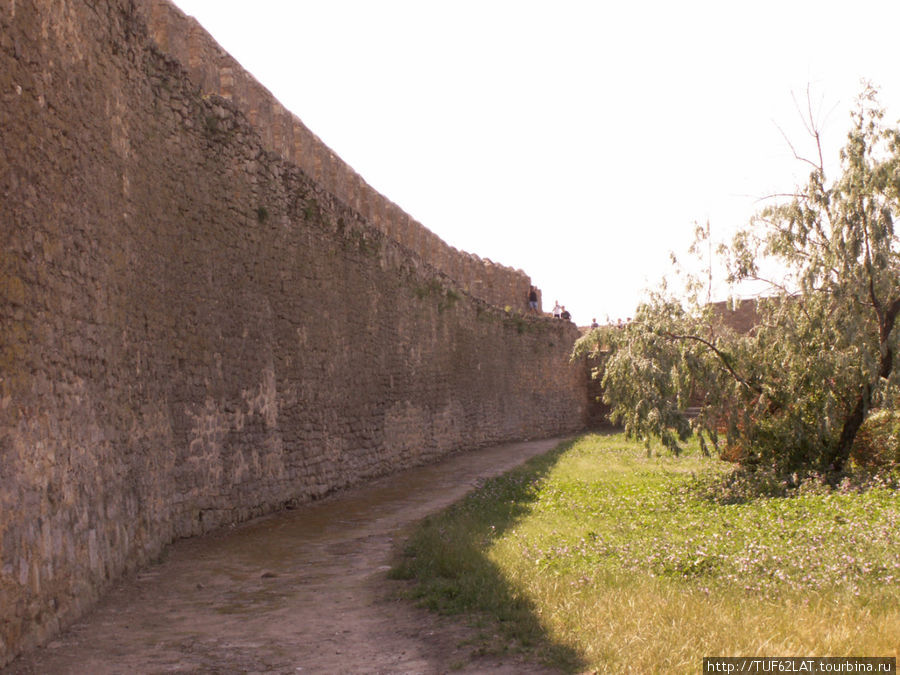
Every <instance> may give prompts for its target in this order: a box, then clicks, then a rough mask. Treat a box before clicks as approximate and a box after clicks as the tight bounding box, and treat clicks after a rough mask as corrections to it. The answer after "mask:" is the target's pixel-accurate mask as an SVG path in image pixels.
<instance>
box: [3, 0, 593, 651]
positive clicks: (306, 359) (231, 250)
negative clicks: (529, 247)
mask: <svg viewBox="0 0 900 675" xmlns="http://www.w3.org/2000/svg"><path fill="white" fill-rule="evenodd" d="M179 40H180V41H181V43H180V45H179V44H176V43H178V41H179ZM213 53H215V55H216V58H215V59H213V58H212V56H210V55H211V54H213ZM229 59H230V57H228V56H227V54H224V52H221V50H218V47H217V46H216V45H215V43H214V42H213V41H212V40H211V38H209V36H208V35H206V34H205V33H204V32H203V31H202V29H201V28H200V27H199V26H198V25H197V24H196V22H193V21H192V20H189V19H187V18H186V17H184V16H183V15H181V14H180V12H178V11H177V10H176V9H175V8H174V7H172V6H171V5H169V4H168V3H166V2H161V1H159V0H0V666H2V665H3V664H5V663H8V662H9V661H10V660H11V659H12V658H13V657H14V656H15V655H16V654H17V653H20V652H21V651H23V650H26V649H29V648H32V647H34V646H36V645H39V644H41V643H43V642H46V640H47V639H49V638H50V637H51V636H52V635H54V634H55V633H57V632H58V631H59V630H61V629H62V628H64V627H65V626H66V625H68V624H70V623H71V622H72V621H74V620H75V619H76V618H77V617H78V616H80V615H81V614H83V613H84V612H85V611H86V610H87V609H89V608H90V607H91V606H92V604H93V603H94V602H95V601H96V600H97V598H98V597H99V596H100V595H101V594H102V593H103V592H104V591H105V590H106V589H107V588H109V586H110V585H111V584H112V583H113V582H114V581H115V580H116V579H117V578H119V577H121V576H122V575H124V574H128V573H130V572H132V571H133V570H135V569H137V568H138V567H140V566H142V565H145V564H147V563H148V562H150V561H152V560H153V559H154V558H155V557H157V556H159V555H160V554H161V552H162V550H163V549H164V547H165V546H166V545H167V544H168V543H170V542H172V541H173V540H174V539H176V538H179V537H186V536H192V535H197V534H201V533H204V532H208V531H211V530H213V529H215V528H217V527H221V526H223V525H226V524H229V523H233V522H237V521H242V520H246V519H249V518H252V517H255V516H257V515H261V514H263V513H267V512H271V511H274V510H277V509H279V508H283V507H285V506H288V505H294V504H298V503H302V502H304V501H308V500H311V499H315V498H317V497H321V496H323V495H326V494H328V493H329V492H332V491H334V490H338V489H341V488H344V487H346V486H349V485H352V484H354V483H359V482H361V481H365V480H366V479H368V478H371V477H374V476H379V475H384V474H387V473H390V472H394V471H397V470H400V469H402V468H405V467H409V466H412V465H414V464H418V463H423V462H427V461H431V460H434V459H436V458H438V457H439V456H441V455H443V454H446V453H448V452H453V451H464V450H467V449H472V448H475V447H479V446H483V445H486V444H491V443H499V442H505V441H512V440H518V439H523V438H535V437H547V436H551V435H557V434H564V433H569V432H573V431H576V430H579V429H580V428H581V427H582V425H583V423H584V416H585V409H586V399H587V396H586V384H585V377H584V367H583V365H577V364H576V365H572V364H570V363H569V360H568V357H569V352H570V349H571V346H572V344H573V342H574V340H575V339H576V338H577V337H578V332H577V329H576V328H575V327H574V326H572V325H571V324H568V323H566V322H561V321H553V320H550V319H544V318H540V317H527V316H521V315H520V314H518V313H517V311H516V310H517V309H518V308H520V307H522V306H524V303H525V300H526V294H527V290H528V285H529V283H530V280H529V279H528V277H527V276H525V275H524V273H522V272H518V271H514V270H510V269H509V268H504V267H502V266H499V265H494V264H493V263H490V262H489V261H482V260H480V259H478V258H476V257H475V256H470V255H468V254H464V253H461V252H458V251H455V250H453V249H450V248H449V247H447V246H446V245H445V244H443V242H441V241H440V240H439V239H438V238H437V237H435V236H434V235H433V234H432V233H430V232H428V231H427V230H426V229H425V228H424V227H422V226H421V225H419V224H418V223H415V222H413V221H411V219H410V218H409V217H408V216H406V215H405V214H403V212H402V211H400V209H398V208H397V207H396V206H394V205H392V204H391V203H390V202H388V201H387V200H386V199H385V198H384V197H382V196H381V195H378V194H377V193H374V191H372V190H371V189H370V188H368V186H366V185H365V182H364V181H363V180H362V179H361V178H359V177H358V176H355V174H353V173H352V170H350V169H349V168H348V167H346V165H344V164H343V163H342V162H341V161H340V160H339V159H338V158H336V157H334V156H333V153H331V152H330V151H329V150H328V149H327V148H325V146H323V145H322V144H321V142H319V141H318V140H317V139H316V138H315V137H314V136H313V135H312V134H311V133H309V132H308V131H305V127H303V126H302V124H301V123H300V122H299V120H297V119H296V118H294V117H292V116H290V115H289V114H288V113H286V112H284V111H283V109H281V108H280V106H279V105H278V104H277V102H276V101H274V99H271V97H270V96H268V94H267V92H265V90H262V89H261V87H259V85H258V84H255V83H253V82H250V80H249V76H248V75H246V73H244V72H243V71H242V70H241V69H240V67H239V66H237V64H235V63H233V62H232V61H230V60H229ZM201 64H202V67H201ZM214 78H215V79H216V81H215V82H214V83H213V84H212V85H211V84H210V80H212V79H214ZM251 90H252V91H251ZM242 92H243V93H242ZM267 97H268V98H267ZM361 114H365V113H364V111H361Z"/></svg>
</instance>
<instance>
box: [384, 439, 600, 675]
mask: <svg viewBox="0 0 900 675" xmlns="http://www.w3.org/2000/svg"><path fill="white" fill-rule="evenodd" d="M574 443H575V441H574V440H573V441H567V442H564V443H561V444H560V445H558V446H557V447H556V448H554V449H553V450H551V451H550V452H548V453H546V454H545V455H541V456H539V457H535V458H533V459H531V460H529V461H528V462H527V463H526V464H524V465H523V466H522V467H519V468H517V469H514V470H513V471H511V472H509V473H507V474H504V475H503V476H500V477H498V478H493V479H490V480H487V481H485V482H484V484H483V485H481V486H480V487H479V488H478V489H477V490H475V491H474V492H473V493H471V494H470V495H468V496H467V497H465V498H464V499H463V500H462V501H460V502H457V503H456V504H454V505H453V506H451V507H449V508H448V509H446V510H445V511H443V512H442V513H440V514H438V515H436V516H431V517H429V518H426V519H425V520H423V521H422V522H421V523H419V524H418V525H417V526H416V528H415V529H414V530H413V531H412V533H411V534H410V536H409V539H408V540H407V542H406V546H405V548H404V550H403V552H402V555H401V556H400V558H399V560H398V561H397V563H396V565H395V566H394V567H393V569H392V570H391V574H390V576H391V577H392V578H394V579H405V580H410V581H412V582H413V590H412V591H411V596H412V597H413V598H414V599H415V600H416V601H417V602H418V604H420V605H422V606H424V607H427V608H428V609H430V610H432V611H435V612H438V613H440V614H448V615H465V616H467V617H469V618H470V619H473V620H474V622H476V624H478V625H480V626H481V627H482V628H483V629H484V630H485V631H487V633H486V636H485V639H484V643H483V644H479V645H477V646H476V647H477V651H480V652H482V653H485V654H487V653H503V652H508V651H518V652H523V653H524V654H525V655H527V656H529V657H533V658H535V659H536V660H539V661H541V662H543V663H545V664H547V665H550V666H554V667H556V668H559V669H561V670H563V671H567V672H578V671H581V670H583V669H584V668H585V667H586V663H585V662H584V660H583V659H582V657H581V655H580V654H579V653H578V652H577V651H576V650H574V649H573V648H571V647H569V646H567V645H564V644H560V643H558V642H554V641H553V639H552V638H551V637H550V636H549V635H548V634H547V632H546V629H545V627H544V626H543V625H542V624H541V621H540V620H539V618H538V614H537V608H536V607H535V605H534V603H533V602H532V601H531V600H530V599H529V598H528V597H526V595H525V594H524V593H523V592H522V591H521V590H520V589H518V588H515V587H514V586H513V585H512V584H510V582H509V580H508V579H507V578H506V577H505V576H504V574H503V572H502V570H501V568H500V567H498V566H497V565H496V564H495V563H494V562H493V561H492V560H490V559H489V557H488V553H489V551H490V548H491V545H492V543H493V542H494V541H496V540H497V539H499V538H500V537H502V536H503V534H504V533H506V532H507V531H509V530H511V529H512V528H514V527H515V526H516V524H517V523H518V522H520V521H521V519H523V518H525V517H527V516H528V515H529V514H530V513H531V511H532V507H533V505H534V502H535V500H536V499H537V498H538V494H539V487H540V484H541V482H542V481H543V479H544V478H545V477H546V476H547V475H548V474H549V473H550V471H551V470H552V469H553V467H554V466H555V465H556V463H557V462H558V461H559V459H560V457H561V456H562V455H563V454H564V453H565V452H566V451H567V450H569V449H570V448H571V447H572V445H573V444H574ZM496 635H499V636H500V637H501V638H503V639H502V640H501V641H500V645H501V646H499V647H498V646H497V645H498V641H497V639H496V637H495V636H496Z"/></svg>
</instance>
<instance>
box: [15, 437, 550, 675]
mask: <svg viewBox="0 0 900 675" xmlns="http://www.w3.org/2000/svg"><path fill="white" fill-rule="evenodd" d="M557 442H558V440H544V441H532V442H525V443H515V444H509V445H503V446H497V447H492V448H488V449H485V450H481V451H477V452H471V453H465V454H459V455H455V456H453V457H450V458H449V459H446V460H444V461H442V462H441V463H439V464H435V465H431V466H426V467H420V468H417V469H413V470H411V471H407V472H404V473H402V474H400V475H397V476H392V477H389V478H385V479H380V480H378V481H377V482H375V483H371V484H369V485H367V486H364V487H360V488H357V489H354V490H351V491H348V492H345V493H342V494H340V495H338V496H335V497H333V498H330V499H327V500H324V501H322V502H319V503H315V504H311V505H309V506H304V507H302V508H300V509H297V510H295V511H289V512H285V513H280V514H276V515H274V516H269V517H266V518H262V519H259V520H256V521H253V522H250V523H247V524H244V525H241V526H238V527H235V528H233V529H231V530H228V531H223V532H219V533H215V534H212V535H209V536H206V537H201V538H197V539H191V540H185V541H181V542H178V543H176V544H174V545H173V546H172V547H170V548H169V550H168V553H167V555H166V557H165V560H164V561H163V562H162V563H160V564H158V565H154V566H152V567H150V568H148V569H146V570H144V571H143V572H141V573H139V574H137V575H136V577H134V578H132V579H129V580H126V581H124V582H122V583H120V584H119V585H118V586H117V587H116V588H115V589H113V591H112V592H111V593H110V594H109V595H108V596H107V597H106V598H105V599H104V600H103V601H102V602H101V604H100V605H99V606H98V607H97V608H96V609H95V610H94V611H93V612H92V613H91V614H89V615H88V616H86V617H85V618H84V619H83V620H82V621H79V622H78V623H77V624H75V625H74V626H72V627H71V628H70V629H69V630H68V631H67V632H65V633H64V634H62V635H61V636H59V637H57V638H56V639H55V640H53V641H52V642H50V644H49V645H47V646H46V647H45V648H43V649H40V650H38V651H36V652H34V653H32V654H30V655H28V656H27V658H24V659H20V660H18V661H15V662H13V663H12V664H11V665H9V666H7V668H6V669H4V670H3V671H2V672H3V674H4V675H8V674H11V673H16V674H19V673H21V674H28V675H32V674H35V675H36V674H40V675H56V674H60V675H62V674H67V673H72V674H78V675H82V674H84V673H90V674H91V675H102V674H106V673H127V674H129V675H143V674H144V673H163V672H166V673H171V672H190V673H223V674H224V673H229V674H230V673H292V674H295V673H329V674H331V673H423V674H424V673H445V672H464V673H466V672H467V673H475V672H478V673H481V672H491V673H516V674H519V673H542V672H546V671H544V670H542V669H541V668H539V667H537V666H535V665H532V664H527V663H523V662H521V661H516V660H515V658H514V657H510V660H506V661H504V660H502V659H500V658H499V657H483V656H478V655H477V654H476V653H473V649H474V648H473V647H472V646H471V645H468V646H467V645H466V644H465V642H466V640H467V639H468V638H471V637H472V636H473V635H474V633H473V632H472V629H469V628H466V627H465V626H463V625H461V624H460V623H458V622H453V621H449V620H446V619H442V618H440V617H436V616H434V615H432V614H429V613H427V612H425V611H423V610H418V609H416V608H414V607H412V606H410V605H409V604H408V603H406V602H401V601H397V600H396V599H394V598H393V594H394V591H395V590H396V584H398V583H399V582H391V581H389V580H388V579H387V574H386V573H387V569H388V565H389V562H390V559H391V553H392V550H393V546H394V538H395V537H397V536H398V535H399V534H400V532H401V530H402V528H403V527H405V526H407V525H409V524H410V523H412V522H414V521H416V520H419V519H421V518H423V517H424V516H426V515H428V514H429V513H433V512H435V511H437V510H439V509H441V508H443V507H445V506H447V505H449V504H451V503H452V502H454V501H456V500H458V499H459V498H460V497H462V496H463V495H464V494H465V493H466V492H468V491H469V490H471V489H472V488H473V486H474V485H476V484H477V483H478V481H480V480H482V479H484V478H486V477H489V476H493V475H497V474H500V473H502V472H504V471H507V470H508V469H510V468H512V467H514V466H516V465H518V464H520V463H522V462H524V461H525V460H526V459H528V458H529V457H531V456H534V455H537V454H541V453H543V452H546V451H547V450H549V449H551V448H552V447H554V446H555V445H556V443H557Z"/></svg>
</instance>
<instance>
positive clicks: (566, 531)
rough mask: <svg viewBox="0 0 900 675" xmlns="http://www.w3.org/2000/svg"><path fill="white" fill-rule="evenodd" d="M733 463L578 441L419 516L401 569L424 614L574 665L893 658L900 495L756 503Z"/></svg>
mask: <svg viewBox="0 0 900 675" xmlns="http://www.w3.org/2000/svg"><path fill="white" fill-rule="evenodd" d="M732 468H733V467H732V466H731V465H726V464H723V463H721V462H718V461H716V460H711V459H705V458H702V457H699V456H698V455H697V453H690V452H689V453H688V454H687V455H686V456H682V457H680V458H673V457H668V456H661V457H648V456H647V454H646V452H645V450H644V448H643V446H640V445H638V444H635V443H631V442H628V441H626V440H625V439H624V438H623V437H622V436H621V435H608V436H598V435H592V436H585V437H583V438H581V439H578V440H577V441H574V442H571V443H568V444H564V445H563V446H561V447H559V448H557V449H556V450H554V451H553V452H551V453H549V454H548V455H546V456H544V457H540V458H536V459H535V460H533V461H531V462H530V463H529V464H527V465H525V466H524V467H523V468H521V469H519V470H517V471H514V472H512V473H509V474H507V475H505V476H503V477H500V478H498V479H494V480H491V481H489V482H487V483H486V484H485V485H484V486H483V487H481V488H480V489H479V490H477V491H476V492H474V493H472V494H471V495H470V496H469V497H467V498H466V499H465V500H463V501H462V502H460V503H458V504H456V505H454V506H453V507H451V508H450V509H448V510H447V511H445V512H444V513H442V514H440V515H438V516H435V517H432V518H429V519H427V520H426V521H424V522H423V523H421V524H420V525H419V527H418V528H417V529H416V530H415V531H414V532H413V533H412V534H411V536H410V538H409V539H408V541H407V544H406V548H405V550H404V551H403V554H402V555H401V556H400V558H399V560H398V563H397V565H396V566H395V568H394V570H393V572H392V575H393V576H394V578H402V579H410V580H413V582H414V583H413V590H412V591H411V594H412V596H413V597H414V598H416V600H417V601H418V602H419V603H421V604H422V605H424V606H427V607H429V608H431V609H433V610H435V611H438V612H442V613H450V614H466V615H468V616H470V617H477V620H478V621H480V622H481V624H482V625H483V627H484V630H485V635H486V637H485V645H487V644H488V643H489V642H491V641H494V642H495V641H496V640H493V639H488V637H487V636H488V635H490V636H494V635H501V636H503V638H504V640H503V641H502V642H501V644H503V645H504V648H505V649H516V650H526V651H528V652H529V653H530V654H531V655H532V656H533V657H534V658H536V659H540V660H543V661H545V662H547V663H551V664H554V665H557V666H558V667H560V668H562V669H563V670H568V671H573V672H574V671H583V670H589V671H591V670H593V671H599V672H629V671H631V672H641V673H644V672H666V673H669V672H690V673H696V672H699V670H700V667H701V662H702V659H703V657H704V656H786V655H789V656H849V655H854V656H898V655H900V654H898V652H900V496H898V492H897V490H896V488H895V487H891V486H890V485H888V484H879V483H878V482H877V481H876V482H873V483H871V484H870V485H869V486H868V488H867V489H865V490H859V489H856V488H853V489H851V488H850V486H849V485H845V486H844V487H843V488H838V489H830V488H828V487H827V486H825V485H824V484H822V483H816V482H814V481H807V482H806V483H803V484H801V485H800V486H799V487H795V488H790V489H789V488H788V487H785V486H784V485H782V486H781V487H782V490H781V492H782V493H783V494H789V496H774V497H753V496H752V494H753V492H754V491H753V490H751V489H748V487H747V486H746V484H744V483H741V482H740V481H738V482H734V481H732V482H730V484H729V483H728V482H726V481H725V480H724V479H725V477H726V475H727V474H728V472H730V471H731V470H732ZM769 488H771V486H769ZM777 492H778V491H777V490H775V491H773V490H772V489H769V490H768V493H769V494H772V493H777Z"/></svg>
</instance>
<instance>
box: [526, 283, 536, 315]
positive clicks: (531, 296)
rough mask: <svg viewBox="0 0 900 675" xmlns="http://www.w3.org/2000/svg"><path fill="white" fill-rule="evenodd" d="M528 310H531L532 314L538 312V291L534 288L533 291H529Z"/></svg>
mask: <svg viewBox="0 0 900 675" xmlns="http://www.w3.org/2000/svg"><path fill="white" fill-rule="evenodd" d="M528 309H530V310H531V311H532V312H537V311H538V296H537V289H536V288H535V287H534V286H532V287H531V290H530V291H528Z"/></svg>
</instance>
